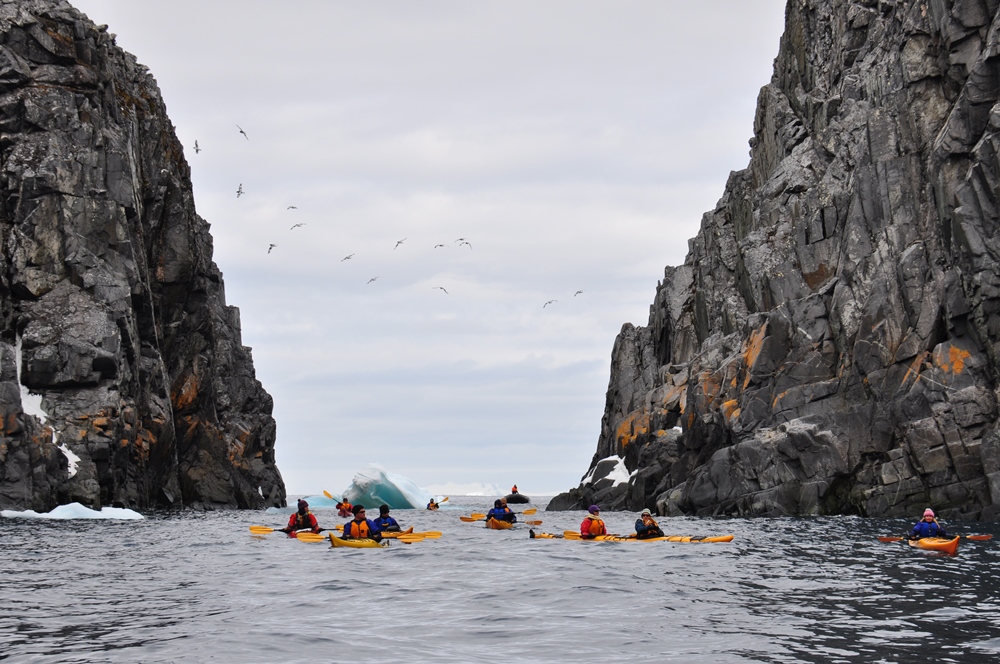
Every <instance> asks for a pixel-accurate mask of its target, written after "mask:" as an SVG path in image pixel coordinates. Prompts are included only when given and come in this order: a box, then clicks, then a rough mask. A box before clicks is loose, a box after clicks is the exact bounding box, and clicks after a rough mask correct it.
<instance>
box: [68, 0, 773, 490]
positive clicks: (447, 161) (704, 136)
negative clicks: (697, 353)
mask: <svg viewBox="0 0 1000 664" xmlns="http://www.w3.org/2000/svg"><path fill="white" fill-rule="evenodd" d="M74 5H75V6H76V7H78V8H79V9H81V10H82V11H83V12H85V13H86V14H87V15H88V16H89V17H90V18H91V19H92V20H93V21H94V22H95V23H98V24H100V23H106V24H108V26H109V30H110V31H111V32H113V33H115V34H117V35H118V44H119V45H120V46H121V47H123V48H124V49H126V50H127V51H129V52H131V53H133V54H135V56H136V57H137V58H138V60H139V62H141V63H143V64H145V65H147V66H148V67H149V68H150V70H151V71H152V73H153V75H154V76H155V77H156V79H157V81H158V83H159V85H160V89H161V91H162V93H163V97H164V99H165V101H166V104H167V110H168V113H169V115H170V118H171V120H172V121H173V123H174V126H175V127H176V129H177V134H178V136H179V137H180V139H181V141H182V142H183V143H184V145H185V153H186V157H187V160H188V162H189V163H190V164H191V168H192V172H193V178H194V195H195V200H196V202H197V206H198V213H199V214H200V215H201V216H202V217H204V218H205V219H206V220H207V221H208V222H209V223H210V224H211V226H212V235H213V237H214V239H215V261H216V263H218V265H219V267H220V268H221V269H222V271H223V274H224V276H225V284H226V294H227V301H228V303H229V304H232V305H235V306H238V307H239V308H240V311H241V317H242V323H243V342H244V344H246V345H247V346H250V347H252V348H253V357H254V364H255V367H256V371H257V377H258V378H259V379H260V380H261V382H262V383H263V384H264V387H265V388H266V389H267V391H268V392H269V393H270V394H271V395H272V396H273V397H274V404H275V407H274V417H275V419H276V420H277V423H278V440H277V459H278V467H279V468H280V470H281V472H282V476H283V477H284V479H285V483H286V486H287V489H288V491H289V493H291V494H309V493H318V492H320V491H322V490H324V489H326V490H330V491H334V492H339V491H341V490H343V489H344V488H346V487H347V485H348V484H349V483H350V480H351V478H352V477H353V475H354V472H355V471H356V470H358V469H359V468H361V467H362V466H364V465H366V464H368V463H370V462H374V463H379V464H381V465H382V466H384V467H385V468H386V469H387V470H389V471H391V472H394V473H398V474H402V475H405V476H407V477H410V478H411V479H412V480H414V481H415V482H416V483H417V484H418V485H420V486H424V487H431V488H435V487H437V488H441V487H443V486H444V485H447V484H448V483H452V484H453V485H455V484H460V485H461V484H466V485H468V484H495V485H497V486H500V487H503V488H504V489H506V488H508V487H509V486H510V484H512V483H515V482H516V483H517V484H518V485H519V487H520V489H521V490H522V492H524V493H527V494H529V495H530V494H531V493H555V492H558V491H563V490H566V489H569V488H570V487H574V486H576V485H577V483H578V482H579V480H580V478H581V477H582V476H583V475H584V473H585V472H586V470H587V467H588V465H589V463H590V460H591V457H592V456H593V454H594V451H595V449H596V443H597V437H598V434H599V433H600V423H601V415H602V414H603V410H604V400H605V392H606V390H607V385H608V378H609V368H610V359H611V349H612V345H613V343H614V340H615V336H616V335H617V334H618V332H619V331H620V329H621V326H622V324H623V323H625V322H631V323H634V324H636V325H644V324H645V323H646V322H647V320H648V316H649V305H650V304H651V303H652V300H653V295H654V292H655V288H656V285H657V281H658V280H659V279H662V277H663V268H664V266H666V265H678V264H680V263H682V262H683V261H684V257H685V255H686V253H687V240H688V239H689V238H691V237H692V236H694V234H695V233H696V232H697V229H698V225H699V223H700V220H701V216H702V214H703V213H704V212H705V211H706V210H711V209H713V208H714V207H715V203H716V202H717V201H718V199H719V198H720V197H721V195H722V192H723V189H724V186H725V182H726V178H727V177H728V175H729V172H730V171H732V170H739V169H742V168H745V167H746V166H747V163H748V145H747V141H748V139H749V138H750V137H751V135H752V133H753V116H754V109H755V106H756V99H757V94H758V92H759V91H760V87H761V86H762V85H764V84H766V83H767V82H768V81H769V80H770V78H771V72H772V65H773V60H774V57H775V55H777V50H778V41H779V38H780V35H781V31H782V27H783V19H784V2H783V1H782V0H753V1H752V2H747V1H746V0H727V1H722V0H716V1H710V0H701V1H699V2H696V3H692V2H689V1H684V2H675V1H669V0H643V1H634V2H614V3H612V2H588V1H586V0H572V1H571V2H570V1H566V2H544V1H543V2H539V1H538V0H532V1H530V2H529V1H517V0H515V1H505V2H467V1H465V2H459V1H457V0H454V1H450V2H413V1H410V0H408V1H405V2H404V1H399V2H333V1H326V0H324V1H319V0H315V1H299V2H294V3H288V2H285V3H281V2H276V1H274V0H270V1H267V2H264V1H250V0H239V1H229V0H213V1H212V2H206V1H205V0H170V1H169V2H168V1H166V0H163V1H158V2H154V1H153V0H144V1H136V0H75V2H74ZM237 125H239V126H240V127H242V128H243V129H244V130H245V131H246V134H247V136H248V137H249V140H247V139H246V138H244V136H242V135H241V134H240V133H239V130H238V129H237ZM195 141H197V142H198V145H199V147H200V148H202V151H201V153H200V154H196V153H195V151H194V145H195ZM240 185H242V188H243V191H244V192H245V195H244V196H242V197H239V198H237V196H236V191H237V188H238V187H239V186H240ZM289 206H295V207H296V208H297V209H288V207H289ZM294 224H305V225H304V226H300V227H298V228H295V229H292V228H291V227H292V226H293V225H294ZM459 238H464V239H465V241H466V242H467V243H469V244H462V243H461V241H459ZM400 241H403V242H402V244H398V243H399V242H400ZM270 244H276V245H277V246H276V247H274V248H273V250H272V251H271V252H270V253H268V247H269V245H270ZM438 244H443V245H444V246H443V247H437V248H435V245H438ZM348 255H351V256H352V258H351V259H349V260H342V259H343V258H344V257H345V256H348ZM375 277H377V279H376V280H375V281H371V283H369V281H370V280H371V279H373V278H375ZM441 289H445V290H446V291H447V292H445V290H441ZM577 291H583V292H582V293H580V294H578V295H574V294H575V293H576V292H577ZM550 300H554V302H552V303H551V304H549V305H548V306H544V305H545V303H546V302H548V301H550ZM449 488H451V489H454V488H456V487H454V486H452V487H449Z"/></svg>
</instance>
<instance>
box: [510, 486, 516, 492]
mask: <svg viewBox="0 0 1000 664" xmlns="http://www.w3.org/2000/svg"><path fill="white" fill-rule="evenodd" d="M510 492H511V493H517V485H516V484H515V485H514V486H512V487H511V489H510Z"/></svg>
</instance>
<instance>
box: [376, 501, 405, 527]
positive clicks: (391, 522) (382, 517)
mask: <svg viewBox="0 0 1000 664" xmlns="http://www.w3.org/2000/svg"><path fill="white" fill-rule="evenodd" d="M375 526H376V527H377V528H378V531H379V532H380V533H398V532H399V531H400V530H402V528H400V527H399V524H398V523H396V520H395V519H393V518H392V517H391V516H389V506H388V505H380V506H379V508H378V518H377V519H375Z"/></svg>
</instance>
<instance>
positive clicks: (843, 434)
mask: <svg viewBox="0 0 1000 664" xmlns="http://www.w3.org/2000/svg"><path fill="white" fill-rule="evenodd" d="M998 5H1000V1H998V0H924V1H917V0H913V1H910V0H850V1H847V0H841V1H834V0H789V2H788V5H787V8H786V24H785V32H784V36H783V37H782V39H781V44H780V48H779V53H778V56H777V58H776V60H775V65H774V75H773V78H772V79H771V82H770V84H768V85H767V86H765V87H764V88H763V89H762V90H761V93H760V97H759V100H758V105H757V113H756V118H755V121H754V137H753V138H752V139H751V141H750V146H751V151H750V164H749V166H748V167H747V168H746V170H743V171H739V172H736V173H733V174H732V175H731V176H730V178H729V181H728V183H727V185H726V189H725V192H724V194H723V196H722V199H721V200H720V201H719V203H718V205H717V206H716V208H715V209H714V210H713V211H711V212H709V213H707V214H705V215H704V217H703V219H702V222H701V228H700V230H699V232H698V234H697V236H696V237H695V238H694V239H693V240H691V241H690V250H689V253H688V256H687V258H686V260H685V263H684V265H681V266H679V267H668V268H667V269H666V272H665V275H664V279H663V282H662V283H661V284H660V285H659V286H658V288H657V293H656V297H655V301H654V302H653V305H652V307H651V308H650V317H649V322H648V324H647V325H646V326H645V327H638V328H637V327H633V326H632V325H628V324H627V325H625V326H624V328H623V329H622V332H621V334H620V335H619V337H618V339H617V341H616V342H615V347H614V351H613V355H612V369H611V381H610V385H609V388H608V393H607V406H606V410H605V414H604V419H603V421H602V430H601V435H600V439H599V441H598V449H597V453H596V454H595V456H594V461H593V463H592V466H591V469H590V472H589V473H588V477H587V478H586V480H585V482H584V483H583V484H581V486H580V487H578V488H577V489H574V490H572V491H570V492H569V493H567V494H563V495H562V496H559V497H558V498H557V499H556V500H554V501H553V502H552V507H553V508H556V509H558V508H573V507H579V506H581V505H585V504H588V503H591V502H599V503H602V506H604V507H605V508H607V507H619V508H624V507H627V508H630V509H639V508H641V507H650V508H651V509H654V508H655V509H657V510H658V511H659V513H661V514H671V515H675V514H697V515H718V514H738V515H783V514H790V515H808V514H861V515H870V516H875V515H880V516H911V517H912V516H914V515H919V514H920V512H921V511H922V510H923V508H924V507H926V506H928V505H931V506H933V507H934V508H935V509H936V510H938V511H939V514H943V515H944V516H945V517H948V518H952V519H958V518H961V519H995V518H997V516H998V506H1000V433H998V431H997V425H998V409H997V394H998V392H997V390H998V381H1000V375H998V374H1000V372H998V368H1000V364H998V362H1000V357H998V355H1000V261H998V259H1000V235H998V230H1000V200H998V192H1000V159H998V153H1000V103H998V100H1000V13H998ZM706 74H709V73H708V72H707V73H706ZM678 427H679V428H678ZM618 458H621V459H623V462H624V464H625V465H626V467H627V470H628V471H629V472H630V473H631V476H630V478H629V480H628V481H627V482H619V483H615V482H614V481H613V480H611V479H610V478H607V477H605V476H607V475H608V472H609V470H610V469H611V468H613V467H614V465H615V463H616V462H617V460H618ZM602 478H604V479H602Z"/></svg>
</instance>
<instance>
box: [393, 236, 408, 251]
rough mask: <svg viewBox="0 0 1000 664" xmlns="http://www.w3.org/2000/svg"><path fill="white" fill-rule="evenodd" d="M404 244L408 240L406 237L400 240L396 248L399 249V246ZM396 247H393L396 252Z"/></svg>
mask: <svg viewBox="0 0 1000 664" xmlns="http://www.w3.org/2000/svg"><path fill="white" fill-rule="evenodd" d="M404 242H406V238H405V237H404V238H403V239H402V240H400V241H399V242H397V243H396V247H398V246H399V245H401V244H403V243H404ZM396 247H393V248H392V250H393V251H396Z"/></svg>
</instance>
